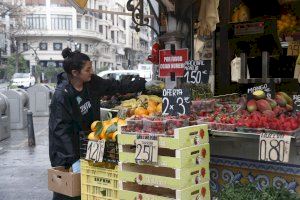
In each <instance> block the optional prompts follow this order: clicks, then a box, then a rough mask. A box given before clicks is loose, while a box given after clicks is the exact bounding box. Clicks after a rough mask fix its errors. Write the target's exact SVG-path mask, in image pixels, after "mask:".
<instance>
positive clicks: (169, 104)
mask: <svg viewBox="0 0 300 200" xmlns="http://www.w3.org/2000/svg"><path fill="white" fill-rule="evenodd" d="M190 96H191V95H190V91H189V90H188V89H164V90H163V99H162V100H163V114H164V115H173V116H174V115H186V114H189V113H190V105H191V98H190Z"/></svg>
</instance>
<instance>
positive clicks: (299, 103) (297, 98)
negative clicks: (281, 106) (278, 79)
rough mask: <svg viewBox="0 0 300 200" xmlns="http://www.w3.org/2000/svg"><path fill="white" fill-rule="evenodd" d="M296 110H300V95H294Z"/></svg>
mask: <svg viewBox="0 0 300 200" xmlns="http://www.w3.org/2000/svg"><path fill="white" fill-rule="evenodd" d="M293 103H294V106H293V108H294V112H300V95H299V94H298V95H293Z"/></svg>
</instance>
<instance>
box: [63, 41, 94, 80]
mask: <svg viewBox="0 0 300 200" xmlns="http://www.w3.org/2000/svg"><path fill="white" fill-rule="evenodd" d="M61 55H62V57H63V58H64V62H63V68H64V71H65V72H66V73H67V74H69V75H72V70H76V71H80V70H81V69H82V68H83V67H84V64H85V62H86V61H90V57H89V56H88V55H86V54H84V53H81V52H80V51H72V50H71V49H70V48H69V47H67V48H65V49H64V50H63V51H62V52H61Z"/></svg>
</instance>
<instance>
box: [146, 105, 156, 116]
mask: <svg viewBox="0 0 300 200" xmlns="http://www.w3.org/2000/svg"><path fill="white" fill-rule="evenodd" d="M147 111H148V113H149V115H151V114H153V113H155V112H156V106H148V108H147Z"/></svg>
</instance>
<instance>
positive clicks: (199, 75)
mask: <svg viewBox="0 0 300 200" xmlns="http://www.w3.org/2000/svg"><path fill="white" fill-rule="evenodd" d="M210 68H211V61H210V60H190V61H187V62H185V66H184V81H185V82H186V83H192V84H200V83H202V84H206V83H208V80H209V73H210Z"/></svg>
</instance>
